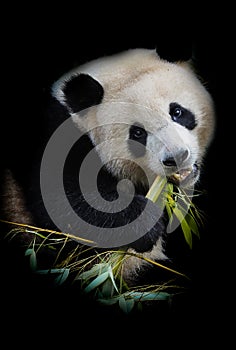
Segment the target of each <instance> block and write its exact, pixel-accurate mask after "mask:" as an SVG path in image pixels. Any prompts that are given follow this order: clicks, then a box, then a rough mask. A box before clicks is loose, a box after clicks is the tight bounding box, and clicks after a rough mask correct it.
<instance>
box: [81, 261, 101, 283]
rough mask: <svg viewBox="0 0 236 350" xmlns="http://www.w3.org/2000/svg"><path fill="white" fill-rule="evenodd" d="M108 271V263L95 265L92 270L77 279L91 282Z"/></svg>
mask: <svg viewBox="0 0 236 350" xmlns="http://www.w3.org/2000/svg"><path fill="white" fill-rule="evenodd" d="M106 269H107V263H99V264H95V265H94V266H93V267H91V269H89V270H87V271H84V272H82V273H80V274H79V275H78V276H77V277H76V278H75V279H76V280H77V279H82V280H89V279H91V278H93V277H95V276H98V275H100V274H101V273H103V272H104V271H105V270H106Z"/></svg>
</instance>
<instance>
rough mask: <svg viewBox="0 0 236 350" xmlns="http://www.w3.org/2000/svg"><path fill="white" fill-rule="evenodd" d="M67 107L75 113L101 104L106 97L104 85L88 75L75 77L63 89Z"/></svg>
mask: <svg viewBox="0 0 236 350" xmlns="http://www.w3.org/2000/svg"><path fill="white" fill-rule="evenodd" d="M63 93H64V98H65V103H66V105H67V106H68V107H69V108H70V109H71V110H72V112H73V113H77V112H80V111H82V110H83V109H86V108H89V107H91V106H95V105H98V104H99V103H101V101H102V99H103V95H104V90H103V87H102V85H101V84H100V83H99V82H98V81H97V80H95V79H93V78H92V77H91V76H90V75H88V74H79V75H74V76H72V77H71V78H70V80H69V81H67V82H66V84H65V85H64V88H63Z"/></svg>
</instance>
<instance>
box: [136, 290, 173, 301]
mask: <svg viewBox="0 0 236 350" xmlns="http://www.w3.org/2000/svg"><path fill="white" fill-rule="evenodd" d="M130 296H132V297H133V298H134V299H138V301H147V300H168V299H169V298H170V294H169V293H167V292H156V293H150V292H131V293H130Z"/></svg>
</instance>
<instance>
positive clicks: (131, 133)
mask: <svg viewBox="0 0 236 350" xmlns="http://www.w3.org/2000/svg"><path fill="white" fill-rule="evenodd" d="M52 94H53V96H54V97H55V98H56V99H57V100H58V101H59V102H60V103H61V104H62V105H64V106H65V107H66V109H67V110H68V112H69V113H70V115H71V117H72V120H73V122H74V123H75V124H76V125H77V126H78V128H79V129H80V130H83V131H85V132H86V133H88V134H89V137H90V139H91V140H92V143H93V144H94V146H95V147H96V151H97V153H98V155H99V157H100V158H101V160H102V164H104V165H105V166H106V168H107V170H108V171H109V172H110V173H111V174H112V175H114V176H116V177H117V178H118V179H123V178H128V179H130V180H132V182H133V183H134V184H139V183H141V184H142V185H143V186H144V187H147V188H148V187H149V186H150V183H151V182H152V181H153V180H154V178H155V177H156V176H157V175H158V174H165V176H167V177H168V178H169V179H171V180H172V181H174V182H176V183H181V184H182V186H184V187H192V186H193V185H194V184H195V183H196V182H197V181H198V179H199V173H200V167H201V164H202V160H203V157H204V155H205V152H206V149H207V147H208V145H209V143H210V141H211V139H212V136H213V132H214V106H213V101H212V98H211V96H210V94H209V93H208V91H207V90H206V88H205V87H204V85H203V84H202V82H201V81H200V80H199V79H198V77H197V75H196V74H195V72H194V70H193V69H192V67H191V63H190V62H174V63H172V62H168V61H166V60H163V59H161V58H160V57H159V56H158V54H157V53H156V51H155V50H149V49H132V50H128V51H126V52H122V53H120V54H116V55H113V56H109V57H103V58H100V59H97V60H94V61H92V62H89V63H86V64H84V65H82V66H80V67H78V68H76V69H74V70H72V71H70V72H69V73H66V74H65V75H63V76H62V77H61V78H60V79H59V80H58V81H57V82H55V84H54V85H53V87H52Z"/></svg>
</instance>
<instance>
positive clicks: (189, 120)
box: [169, 102, 197, 130]
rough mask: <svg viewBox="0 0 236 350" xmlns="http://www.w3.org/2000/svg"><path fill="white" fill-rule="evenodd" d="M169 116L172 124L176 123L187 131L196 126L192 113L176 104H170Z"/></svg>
mask: <svg viewBox="0 0 236 350" xmlns="http://www.w3.org/2000/svg"><path fill="white" fill-rule="evenodd" d="M169 114H170V116H171V119H172V120H173V122H175V123H178V124H180V125H182V126H184V127H185V128H187V129H189V130H193V129H194V128H195V126H196V125H197V123H196V120H195V115H194V114H193V112H192V111H190V110H188V109H186V108H184V107H183V106H181V105H179V104H178V103H176V102H172V103H170V106H169Z"/></svg>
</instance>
